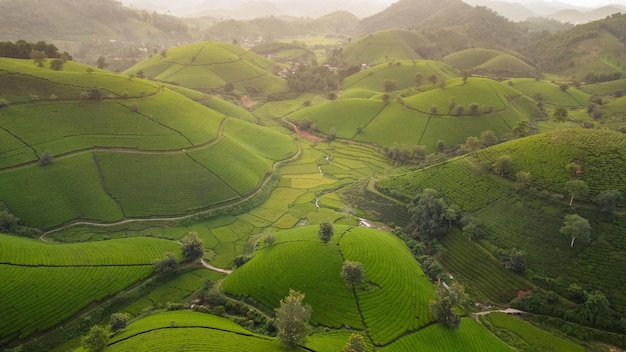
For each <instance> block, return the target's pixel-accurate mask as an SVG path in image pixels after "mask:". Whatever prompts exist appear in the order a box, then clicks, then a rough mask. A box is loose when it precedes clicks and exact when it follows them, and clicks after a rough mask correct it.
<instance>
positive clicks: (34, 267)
mask: <svg viewBox="0 0 626 352" xmlns="http://www.w3.org/2000/svg"><path fill="white" fill-rule="evenodd" d="M0 243H1V246H0V262H2V264H1V265H0V266H1V267H2V268H0V269H1V270H0V277H1V279H2V281H3V282H5V283H7V284H6V285H2V286H1V287H0V306H1V307H4V308H3V312H4V313H5V314H3V315H4V319H2V322H0V338H5V337H8V336H11V335H14V334H15V336H20V337H21V338H23V337H26V336H28V335H29V334H31V333H33V332H35V331H42V330H45V329H46V328H49V327H51V326H54V325H55V324H57V323H59V322H61V321H63V320H64V319H67V318H68V317H70V316H71V315H72V314H74V313H76V312H77V311H78V310H80V309H81V308H83V307H85V306H86V305H88V304H89V303H91V302H93V301H98V300H101V299H103V298H105V297H107V296H109V295H112V294H114V293H116V292H118V291H120V290H122V289H124V288H126V287H128V286H129V285H131V284H133V283H134V282H136V281H138V280H140V279H142V278H144V277H146V276H147V275H149V274H150V273H151V272H152V265H151V263H152V261H153V260H155V259H158V258H161V257H162V256H163V253H164V252H167V251H169V252H178V251H179V249H178V248H179V245H178V244H177V243H175V242H171V241H165V240H160V239H151V238H129V239H120V240H111V241H107V242H94V243H81V244H71V245H52V244H46V243H44V242H42V241H36V240H31V239H24V238H18V237H13V236H7V235H0ZM33 302H45V304H43V303H42V304H34V303H33Z"/></svg>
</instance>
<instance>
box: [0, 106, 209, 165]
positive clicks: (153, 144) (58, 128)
mask: <svg viewBox="0 0 626 352" xmlns="http://www.w3.org/2000/svg"><path fill="white" fill-rule="evenodd" d="M154 100H155V101H156V100H158V99H154ZM140 104H141V103H140ZM194 105H195V103H194ZM129 106H130V104H129ZM203 110H206V111H205V112H208V111H209V110H208V109H206V108H203ZM195 118H196V119H198V120H200V119H201V117H200V116H198V115H196V117H195ZM0 124H1V125H2V127H3V129H4V130H6V131H10V133H11V134H13V135H15V136H17V137H18V138H20V140H21V141H23V143H25V145H24V146H23V148H26V149H34V150H36V151H37V153H38V155H39V156H41V155H43V152H44V151H45V150H50V151H51V152H52V154H53V155H60V154H64V153H68V152H73V151H78V150H83V149H88V148H95V147H120V148H138V149H147V150H159V149H181V148H186V147H190V146H191V145H192V143H191V142H190V141H189V139H187V138H186V136H185V135H182V134H181V132H179V131H176V130H174V129H172V128H169V127H168V126H166V125H163V124H162V122H160V121H157V120H154V119H151V118H147V117H145V116H142V115H140V114H138V113H135V112H133V111H132V110H131V109H130V107H125V106H123V105H120V104H118V103H116V102H112V101H111V102H109V101H102V102H85V103H82V104H76V103H75V102H71V103H68V102H58V103H41V104H36V105H22V106H17V107H9V108H6V109H2V110H0ZM191 130H192V127H191V126H190V127H189V128H188V131H190V132H191ZM216 130H217V128H214V129H213V131H212V134H215V132H216ZM207 132H209V131H207ZM194 133H195V132H194ZM207 137H208V138H206V139H204V140H203V141H204V142H206V141H207V140H209V139H210V134H209V135H208V136H207ZM24 161H28V160H19V161H18V163H19V162H24ZM5 166H9V165H5Z"/></svg>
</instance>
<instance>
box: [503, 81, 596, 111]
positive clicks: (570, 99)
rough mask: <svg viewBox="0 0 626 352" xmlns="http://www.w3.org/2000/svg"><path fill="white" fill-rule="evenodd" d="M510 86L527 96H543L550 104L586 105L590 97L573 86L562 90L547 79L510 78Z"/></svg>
mask: <svg viewBox="0 0 626 352" xmlns="http://www.w3.org/2000/svg"><path fill="white" fill-rule="evenodd" d="M511 82H512V83H513V84H512V87H513V88H515V89H517V90H519V91H520V92H523V93H524V94H526V95H528V96H531V97H532V96H536V95H537V94H539V95H541V96H542V97H543V100H544V102H546V103H548V104H552V105H561V106H568V107H578V106H583V105H584V106H586V105H587V103H588V102H589V98H590V97H591V96H590V95H589V94H587V93H585V92H583V91H580V90H578V89H576V88H574V87H570V88H568V89H567V90H566V91H563V90H561V89H560V88H559V86H558V85H557V84H555V83H551V82H548V81H537V80H534V79H532V78H516V79H512V80H511Z"/></svg>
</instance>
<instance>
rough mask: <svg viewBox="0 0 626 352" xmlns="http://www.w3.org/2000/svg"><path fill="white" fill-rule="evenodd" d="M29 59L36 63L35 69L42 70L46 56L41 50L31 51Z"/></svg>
mask: <svg viewBox="0 0 626 352" xmlns="http://www.w3.org/2000/svg"><path fill="white" fill-rule="evenodd" d="M30 58H31V59H33V61H35V63H37V67H39V68H43V67H44V64H45V62H46V59H47V58H48V56H46V53H45V52H43V51H41V50H35V49H32V50H31V51H30Z"/></svg>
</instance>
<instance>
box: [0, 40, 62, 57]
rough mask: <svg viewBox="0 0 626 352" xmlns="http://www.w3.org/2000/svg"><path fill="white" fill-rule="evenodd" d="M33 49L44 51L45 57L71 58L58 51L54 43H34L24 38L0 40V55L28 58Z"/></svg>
mask: <svg viewBox="0 0 626 352" xmlns="http://www.w3.org/2000/svg"><path fill="white" fill-rule="evenodd" d="M33 50H35V51H39V52H42V53H44V54H45V57H46V58H61V55H65V56H66V57H67V58H68V59H69V60H71V59H72V58H71V55H69V54H68V53H63V54H61V53H59V49H58V48H57V47H56V46H55V45H54V44H48V43H46V42H45V41H38V42H36V43H29V42H27V41H25V40H18V41H16V42H15V43H12V42H10V41H7V42H0V57H10V58H13V59H30V58H31V52H32V51H33Z"/></svg>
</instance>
